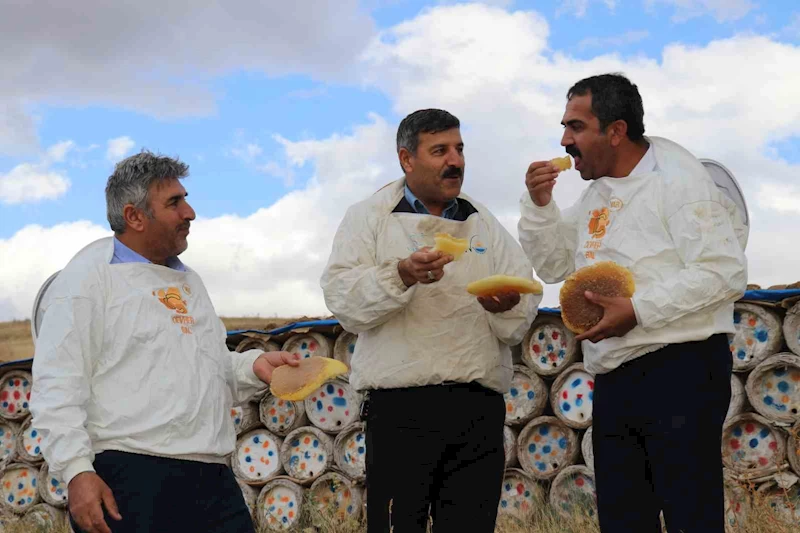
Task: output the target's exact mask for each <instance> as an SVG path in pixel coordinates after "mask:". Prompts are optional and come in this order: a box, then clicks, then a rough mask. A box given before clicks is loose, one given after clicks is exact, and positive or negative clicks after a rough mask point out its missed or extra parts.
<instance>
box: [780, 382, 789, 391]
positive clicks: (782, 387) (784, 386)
mask: <svg viewBox="0 0 800 533" xmlns="http://www.w3.org/2000/svg"><path fill="white" fill-rule="evenodd" d="M778 390H779V391H781V392H789V384H788V383H786V382H785V381H781V382H780V383H778Z"/></svg>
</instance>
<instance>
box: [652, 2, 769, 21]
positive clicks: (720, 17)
mask: <svg viewBox="0 0 800 533" xmlns="http://www.w3.org/2000/svg"><path fill="white" fill-rule="evenodd" d="M645 3H646V5H647V6H653V5H655V4H666V5H671V6H674V7H675V14H674V15H673V17H672V20H673V21H675V22H685V21H687V20H689V19H692V18H695V17H701V16H704V15H711V16H712V17H714V19H716V21H717V22H732V21H735V20H739V19H741V18H743V17H744V16H745V15H747V14H748V13H750V11H752V10H753V9H755V8H756V7H757V5H756V4H754V3H753V2H751V1H750V0H645Z"/></svg>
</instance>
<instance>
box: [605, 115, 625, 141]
mask: <svg viewBox="0 0 800 533" xmlns="http://www.w3.org/2000/svg"><path fill="white" fill-rule="evenodd" d="M607 131H608V138H609V139H610V141H611V146H614V147H617V146H619V145H620V143H622V141H623V140H624V139H625V137H627V135H628V123H627V122H625V121H624V120H615V121H614V122H612V123H611V124H609V125H608V130H607Z"/></svg>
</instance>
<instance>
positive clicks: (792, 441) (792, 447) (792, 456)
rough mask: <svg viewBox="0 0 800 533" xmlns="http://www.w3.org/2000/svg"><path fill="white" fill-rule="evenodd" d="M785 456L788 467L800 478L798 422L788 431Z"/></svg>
mask: <svg viewBox="0 0 800 533" xmlns="http://www.w3.org/2000/svg"><path fill="white" fill-rule="evenodd" d="M786 456H787V457H788V459H789V466H791V467H792V470H794V473H795V474H797V475H798V476H800V422H798V423H797V424H795V425H794V427H793V428H792V429H791V431H789V439H788V443H787V446H786Z"/></svg>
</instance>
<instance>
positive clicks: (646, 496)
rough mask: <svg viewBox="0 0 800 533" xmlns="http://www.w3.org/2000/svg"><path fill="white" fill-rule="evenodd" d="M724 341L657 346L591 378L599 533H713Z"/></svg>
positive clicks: (726, 357) (725, 395)
mask: <svg viewBox="0 0 800 533" xmlns="http://www.w3.org/2000/svg"><path fill="white" fill-rule="evenodd" d="M732 366H733V363H732V359H731V354H730V350H729V348H728V341H727V337H726V336H725V335H714V336H712V337H711V338H709V339H707V340H705V341H702V342H690V343H683V344H675V345H670V346H667V347H665V348H663V349H661V350H658V351H656V352H653V353H650V354H647V355H644V356H642V357H640V358H638V359H635V360H633V361H631V362H629V363H627V364H625V365H623V366H621V367H620V368H618V369H616V370H613V371H612V372H610V373H608V374H601V375H598V376H596V378H595V391H594V407H593V409H594V411H593V418H594V421H593V424H594V425H593V429H592V435H593V439H592V441H593V445H594V463H595V475H596V483H597V506H598V517H599V519H600V529H601V531H602V532H603V533H658V532H660V531H661V528H660V525H659V516H658V515H659V512H660V511H661V510H663V511H664V518H665V520H666V525H667V529H668V531H669V532H670V533H723V532H724V530H725V525H724V496H723V479H722V425H723V423H724V420H725V415H726V413H727V410H728V404H729V403H730V396H731V389H730V382H731V370H732Z"/></svg>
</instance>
